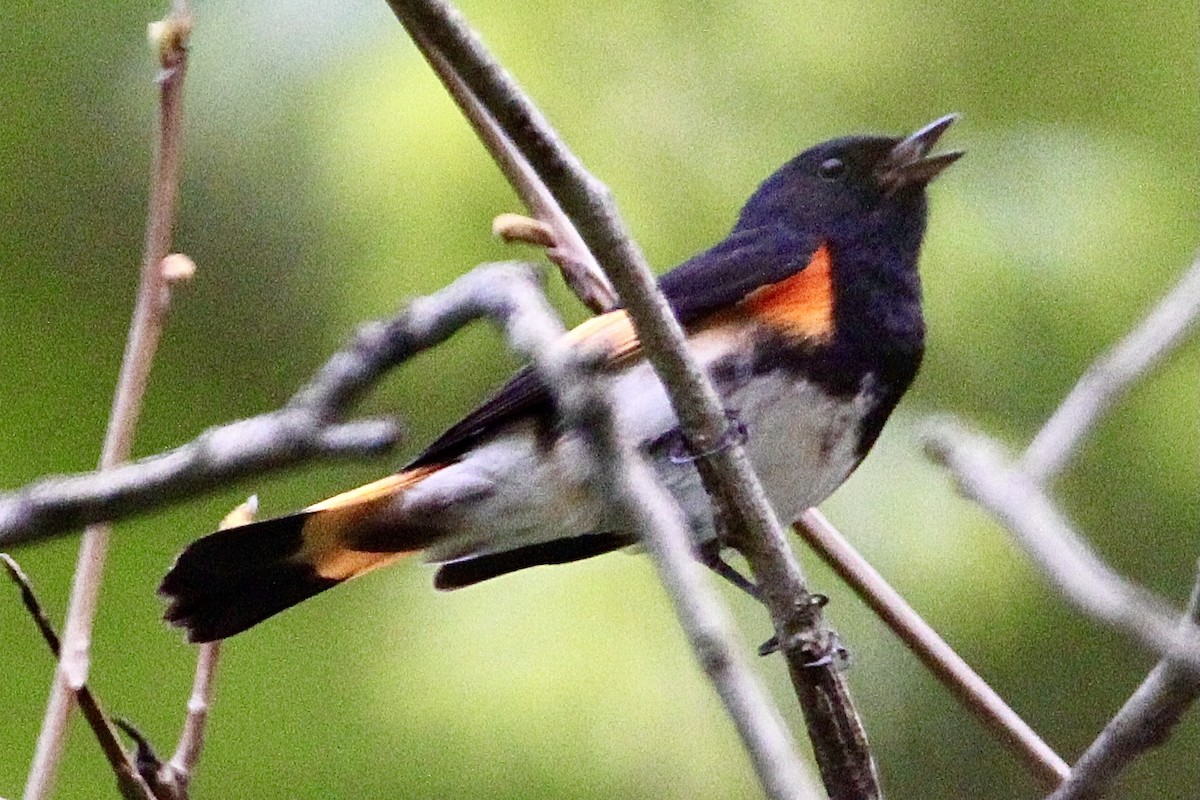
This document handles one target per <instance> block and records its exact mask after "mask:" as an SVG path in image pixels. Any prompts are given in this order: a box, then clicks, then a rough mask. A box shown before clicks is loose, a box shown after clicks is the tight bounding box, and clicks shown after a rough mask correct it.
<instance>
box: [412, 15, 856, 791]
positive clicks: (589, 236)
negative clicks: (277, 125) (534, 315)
mask: <svg viewBox="0 0 1200 800" xmlns="http://www.w3.org/2000/svg"><path fill="white" fill-rule="evenodd" d="M388 4H389V5H390V6H391V8H392V10H393V11H394V12H395V13H396V16H397V18H398V19H399V20H400V22H401V23H402V24H403V25H404V27H405V28H406V29H407V30H408V31H409V33H410V35H411V36H413V38H414V39H415V40H416V41H418V42H420V43H424V45H423V46H426V47H431V48H434V49H436V50H437V51H438V52H439V53H440V54H441V55H442V56H443V57H444V58H445V59H446V61H447V62H449V64H450V65H452V67H453V70H454V72H455V73H457V74H458V75H459V76H460V77H461V79H462V81H463V82H464V83H465V84H466V86H467V89H468V90H469V91H470V93H471V94H472V95H473V96H474V97H475V98H476V99H477V100H478V101H479V103H480V104H481V105H482V106H483V107H484V108H485V109H486V110H487V112H488V114H489V115H490V116H491V117H492V118H493V119H494V120H495V122H496V124H497V126H498V127H499V128H500V129H501V130H502V131H503V132H504V134H505V135H506V136H507V137H508V139H509V140H510V141H511V142H512V143H513V144H514V145H515V146H516V148H517V150H518V151H519V152H520V153H521V154H522V156H524V158H525V159H527V160H528V162H529V165H530V167H531V168H532V169H533V170H534V171H535V172H536V173H537V175H538V176H539V177H540V178H541V179H542V181H543V182H544V183H545V185H546V186H547V188H548V189H549V190H550V192H551V194H552V195H553V197H554V198H555V200H556V201H557V202H558V204H559V205H560V206H561V208H562V209H563V210H564V211H565V212H566V214H567V216H569V217H570V219H571V220H572V222H574V224H575V225H576V227H577V229H578V230H579V233H580V235H581V236H582V237H583V240H584V242H585V243H586V244H587V246H588V248H589V250H590V251H591V252H592V253H593V254H594V255H595V257H596V259H597V261H599V263H600V264H601V265H602V266H603V268H604V270H605V273H606V274H607V275H608V277H609V279H610V280H611V282H612V284H613V285H614V286H615V287H616V289H617V291H618V293H619V295H620V298H621V301H622V305H623V306H624V307H625V308H626V309H627V310H628V311H629V314H630V317H631V319H632V320H633V323H634V327H635V328H636V330H637V332H638V338H639V341H640V342H641V345H642V347H643V349H644V350H645V352H646V355H647V358H648V360H649V361H650V363H651V364H652V365H653V367H654V369H655V371H656V372H657V373H658V375H659V377H660V378H661V379H662V381H663V384H664V386H665V387H666V389H667V392H668V395H669V396H670V398H671V402H672V405H673V406H674V408H675V411H676V413H677V415H678V417H679V419H680V423H681V428H682V430H683V432H684V434H685V435H686V436H687V438H688V440H689V441H690V442H691V443H692V445H693V448H694V450H695V452H704V453H707V452H710V451H717V452H715V453H714V454H713V455H711V456H708V457H707V458H705V459H701V460H700V461H699V462H698V465H699V466H701V468H702V474H705V473H707V474H706V475H705V477H706V485H707V487H708V489H709V492H710V494H711V495H713V496H714V498H715V500H716V502H718V503H719V504H721V505H723V506H724V511H723V513H722V514H721V516H722V518H723V519H724V520H726V521H727V523H728V524H727V526H726V527H727V529H728V530H730V531H731V532H733V536H734V539H733V540H732V541H730V542H729V544H730V545H731V546H733V547H735V548H736V549H738V550H740V551H741V552H742V553H743V555H744V556H745V557H746V559H747V561H748V563H749V564H750V568H751V570H752V571H753V573H754V575H755V577H756V579H757V582H758V584H759V586H760V587H761V588H762V593H763V598H764V601H765V603H766V605H767V607H768V608H769V610H770V611H771V616H772V621H773V622H774V624H775V628H776V634H777V636H778V639H779V641H780V642H781V644H782V647H781V649H782V651H783V653H784V655H785V657H786V658H787V660H788V665H789V674H790V675H791V677H792V682H793V685H794V687H795V689H796V693H797V697H798V698H799V699H800V703H801V706H802V708H803V710H804V713H805V720H806V723H807V724H808V727H809V734H810V737H811V738H812V739H813V746H814V750H815V752H816V755H817V762H818V764H819V766H820V768H821V774H822V778H823V780H824V782H825V785H826V787H827V789H828V790H829V791H830V793H831V795H832V796H833V797H834V798H835V800H841V798H860V797H863V798H865V797H876V796H878V794H879V790H878V781H877V779H876V776H875V770H874V764H873V762H872V761H871V758H870V754H869V751H868V749H867V748H866V745H865V743H866V735H865V732H864V731H863V730H862V725H861V722H860V721H859V720H858V718H857V714H856V713H855V711H854V709H853V706H852V704H851V703H850V702H849V695H848V693H847V692H846V691H845V686H844V685H843V682H842V678H841V676H840V675H838V674H837V670H836V666H835V665H833V664H832V663H830V662H829V660H828V659H826V656H827V655H828V652H829V650H830V648H831V646H832V644H831V640H832V636H831V633H830V631H829V630H828V629H827V628H825V627H824V625H823V623H822V620H821V615H820V612H819V608H818V607H817V606H816V605H815V604H813V603H811V602H809V598H810V595H809V593H808V591H807V588H806V586H805V584H804V580H803V576H802V574H801V572H800V568H799V565H798V563H797V562H796V560H795V558H794V556H793V554H792V552H791V549H790V547H789V544H788V541H787V537H786V535H785V532H784V530H783V527H782V526H781V525H780V524H779V521H778V519H777V518H776V517H775V513H774V511H773V509H772V508H771V506H770V505H769V503H768V502H767V500H766V495H765V493H764V492H763V490H762V487H761V485H760V484H759V482H758V479H757V477H756V476H755V475H754V472H753V470H752V469H751V467H750V462H749V459H748V458H747V457H746V453H745V451H744V450H743V449H742V447H740V446H738V445H734V446H732V447H727V448H724V449H722V448H718V447H715V445H717V444H718V443H719V442H722V440H723V437H724V436H725V434H726V428H727V426H728V420H727V418H726V416H725V413H724V409H723V408H722V407H721V404H720V400H719V398H718V397H717V395H716V392H715V391H714V389H713V388H712V386H711V384H710V383H709V382H708V380H707V377H706V376H705V375H704V374H703V373H702V372H701V371H700V369H699V368H698V367H697V366H696V364H695V363H694V361H693V360H692V359H691V358H690V357H689V355H688V353H687V348H686V346H685V344H684V334H683V330H682V328H681V327H680V325H679V323H678V321H677V320H676V319H675V317H674V315H673V314H672V313H671V311H670V309H669V308H668V306H667V303H666V300H665V299H664V298H663V296H662V293H661V292H659V291H658V289H657V286H656V284H655V280H654V276H653V274H652V273H651V271H650V268H649V266H648V264H647V263H646V260H645V258H644V256H643V255H642V253H641V251H640V250H639V249H638V248H637V246H636V245H635V244H634V243H633V240H632V239H631V237H630V236H629V235H628V232H627V230H626V228H625V225H624V223H623V222H622V220H621V218H620V215H619V213H618V212H617V210H616V206H615V204H614V203H613V201H612V197H611V193H610V192H609V190H608V188H607V187H605V186H604V185H603V184H602V183H600V182H599V181H598V180H597V179H596V178H595V177H594V176H592V175H591V174H590V173H589V172H588V171H587V170H586V169H585V168H584V167H583V166H582V164H581V163H580V162H579V160H578V159H577V158H576V157H575V156H574V154H572V153H571V151H570V150H569V149H568V148H567V147H566V146H565V145H564V144H563V142H562V141H561V139H560V138H559V137H558V135H557V134H556V133H555V131H554V130H553V128H552V127H551V126H550V124H549V123H548V122H547V121H546V119H545V117H544V116H543V115H542V114H541V112H540V111H539V110H538V109H537V108H536V106H534V104H533V102H532V101H531V100H530V99H529V97H528V96H527V95H526V94H525V93H524V92H523V91H522V90H521V89H520V87H519V86H518V85H517V84H516V82H515V81H514V80H513V78H512V76H511V75H509V74H508V72H507V71H505V70H504V68H503V67H501V66H500V65H499V63H497V62H496V60H495V59H494V58H493V57H492V56H491V54H490V53H489V52H488V51H487V49H486V47H485V46H484V45H483V43H482V42H481V41H480V40H479V38H478V37H477V36H476V35H475V34H474V32H473V31H472V30H471V29H470V27H469V26H468V25H467V23H466V22H465V20H464V19H463V18H462V15H461V14H460V13H459V12H458V11H457V10H456V9H454V8H453V7H452V6H451V5H450V4H448V3H446V2H443V1H442V0H388ZM705 462H707V463H705ZM714 479H715V480H714ZM822 687H825V688H824V689H823V688H822Z"/></svg>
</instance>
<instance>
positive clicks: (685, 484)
mask: <svg viewBox="0 0 1200 800" xmlns="http://www.w3.org/2000/svg"><path fill="white" fill-rule="evenodd" d="M693 349H694V351H695V352H696V355H698V356H699V357H700V360H701V363H706V362H711V361H712V359H713V357H715V353H714V352H706V348H705V346H704V342H703V340H702V341H701V342H700V345H699V346H698V347H694V348H693ZM706 356H708V357H707V358H706ZM718 388H719V389H724V391H725V394H724V396H723V398H722V399H723V401H724V404H725V407H726V408H727V409H729V410H730V411H732V412H734V413H736V415H737V418H738V419H739V420H740V421H741V422H742V424H743V425H744V426H745V428H746V432H747V441H746V447H747V452H748V454H749V456H750V459H751V461H752V463H753V464H754V467H755V469H756V471H757V472H758V475H759V477H760V479H761V480H762V482H763V486H764V488H765V489H766V492H767V496H768V498H769V499H770V501H771V504H772V506H773V507H774V508H775V511H776V513H777V514H778V515H779V517H780V520H781V521H782V522H784V523H788V522H792V521H793V520H795V519H796V518H797V517H799V515H800V514H801V513H802V512H803V511H804V510H805V509H807V508H809V507H810V506H813V505H816V504H817V503H819V502H821V501H822V500H824V499H825V498H826V497H828V496H829V494H830V493H831V492H832V491H833V490H834V489H836V488H837V487H838V486H839V485H840V484H841V482H842V481H843V480H845V478H846V476H847V475H849V473H850V472H851V470H853V469H854V467H855V465H856V464H857V461H858V458H857V455H856V453H855V448H856V445H857V443H858V425H857V420H859V419H861V418H862V415H863V413H864V408H865V406H866V404H867V402H868V396H867V393H866V392H860V393H859V395H858V396H857V397H856V398H854V399H852V400H844V399H835V398H831V397H829V396H828V395H826V394H825V393H824V392H823V391H821V390H820V389H819V388H817V387H815V386H812V385H810V384H807V383H805V382H797V381H795V380H793V379H791V378H790V377H789V376H787V375H786V374H785V373H783V372H782V371H779V372H774V373H768V374H764V375H758V376H755V377H754V378H753V379H749V380H740V381H733V382H731V383H727V384H726V385H725V386H723V387H722V386H719V387H718ZM612 397H613V399H614V408H615V409H616V413H617V422H618V426H619V428H620V429H621V431H622V434H623V435H624V436H626V437H628V438H629V439H630V440H632V441H638V442H642V443H650V442H654V441H656V440H657V441H659V446H657V447H655V448H653V449H652V450H649V451H647V452H646V456H647V458H648V459H649V461H650V463H651V465H652V466H653V467H654V469H655V471H656V472H657V473H658V475H659V477H660V479H661V480H662V481H663V483H664V485H666V487H667V488H668V489H669V490H670V491H671V492H672V494H674V495H675V497H676V499H677V500H678V501H679V503H680V505H681V507H682V508H683V509H684V512H685V514H686V515H687V517H688V522H689V524H690V526H691V528H692V530H693V533H694V535H695V537H696V539H697V541H706V540H708V539H711V538H713V536H715V531H714V529H713V524H712V516H711V512H710V510H709V503H708V498H707V496H706V495H705V493H704V490H703V487H702V485H701V482H700V479H699V476H698V474H697V472H696V469H695V467H694V465H692V464H690V463H687V462H686V461H684V462H682V463H680V459H678V455H679V454H680V453H681V451H680V449H679V448H678V446H676V447H675V454H676V456H677V458H675V459H672V458H671V457H670V454H669V450H671V447H670V443H669V442H668V441H663V437H664V436H666V435H667V434H668V433H669V432H671V431H673V430H675V429H676V427H677V422H676V418H675V415H674V413H673V412H672V410H671V407H670V404H669V402H668V400H667V397H666V394H665V392H664V391H663V389H662V386H661V384H659V383H658V381H657V380H655V379H653V375H652V372H651V368H650V367H649V365H647V364H645V363H642V364H638V365H636V366H634V367H632V368H631V369H630V370H628V371H627V372H625V373H623V374H622V375H620V376H618V377H616V378H615V379H614V381H613V386H612ZM585 465H586V459H585V457H584V453H583V451H582V444H581V443H580V442H579V441H578V439H577V438H576V437H574V436H572V435H570V434H568V435H565V436H562V437H559V439H558V440H557V441H556V442H555V443H554V444H553V445H552V446H551V447H549V448H548V449H547V447H546V445H545V443H544V442H543V443H539V442H538V441H537V437H536V436H535V435H534V429H533V426H532V425H529V426H523V427H519V428H515V429H513V430H511V431H509V432H508V433H506V434H503V435H501V436H499V437H497V438H496V439H494V440H493V441H491V442H489V443H487V444H484V445H482V446H480V447H478V448H476V449H475V450H473V451H472V452H471V453H470V454H469V455H467V456H466V457H465V458H464V459H463V460H462V461H460V462H459V463H457V464H454V465H452V466H450V467H447V468H445V469H443V470H441V471H439V472H437V473H434V474H433V475H431V476H430V477H429V478H427V479H425V480H424V481H422V482H421V483H420V484H418V485H417V486H415V487H414V488H413V489H412V490H411V491H410V492H409V493H407V494H406V495H405V497H404V498H403V503H402V508H400V509H397V510H398V511H400V512H401V513H403V514H404V516H405V517H406V518H407V520H408V521H409V522H410V523H411V522H413V521H416V520H418V519H419V520H421V521H423V522H426V523H427V524H429V525H430V526H433V527H436V528H437V529H439V530H441V531H444V532H445V538H444V540H443V541H442V542H441V543H439V544H438V545H435V546H434V547H432V548H431V549H430V550H429V557H430V559H431V560H434V561H446V560H452V559H456V558H461V557H463V556H466V555H477V554H482V553H487V552H496V551H501V550H508V549H511V548H514V547H520V546H523V545H529V544H535V543H538V542H544V541H551V540H555V539H561V538H565V537H571V536H577V535H580V534H584V533H598V532H612V526H611V525H609V524H608V523H607V521H606V519H605V518H606V513H605V503H604V500H603V498H599V497H596V496H595V494H594V492H593V490H592V484H591V483H590V481H589V476H588V473H587V469H586V466H585Z"/></svg>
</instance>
